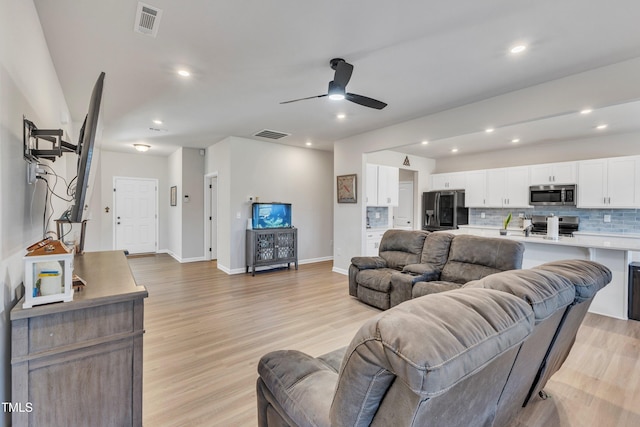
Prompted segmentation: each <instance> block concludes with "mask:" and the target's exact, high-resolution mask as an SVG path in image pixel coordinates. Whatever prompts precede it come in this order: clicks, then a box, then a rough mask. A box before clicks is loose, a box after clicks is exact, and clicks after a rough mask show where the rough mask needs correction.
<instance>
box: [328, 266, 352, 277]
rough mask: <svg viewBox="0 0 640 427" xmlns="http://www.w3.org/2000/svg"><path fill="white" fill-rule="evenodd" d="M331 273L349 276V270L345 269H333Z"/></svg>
mask: <svg viewBox="0 0 640 427" xmlns="http://www.w3.org/2000/svg"><path fill="white" fill-rule="evenodd" d="M331 271H333V272H334V273H338V274H344V275H345V276H348V275H349V270H345V269H344V268H338V267H333V268H332V269H331Z"/></svg>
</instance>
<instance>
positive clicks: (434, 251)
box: [420, 231, 454, 270]
mask: <svg viewBox="0 0 640 427" xmlns="http://www.w3.org/2000/svg"><path fill="white" fill-rule="evenodd" d="M453 237H454V234H452V233H447V232H445V231H437V232H435V233H431V234H429V235H428V236H427V238H426V239H425V241H424V247H423V248H422V254H421V256H420V263H421V264H429V265H432V266H433V267H434V268H435V269H437V270H442V267H444V264H445V263H446V262H447V258H448V257H449V249H450V248H451V241H452V240H453Z"/></svg>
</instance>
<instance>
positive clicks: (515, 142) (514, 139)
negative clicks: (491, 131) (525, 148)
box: [511, 138, 520, 144]
mask: <svg viewBox="0 0 640 427" xmlns="http://www.w3.org/2000/svg"><path fill="white" fill-rule="evenodd" d="M511 142H513V143H514V144H517V143H518V142H520V138H513V139H512V140H511Z"/></svg>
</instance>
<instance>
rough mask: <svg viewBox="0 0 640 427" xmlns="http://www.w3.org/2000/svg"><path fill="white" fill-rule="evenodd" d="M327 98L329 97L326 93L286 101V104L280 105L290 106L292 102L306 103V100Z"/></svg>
mask: <svg viewBox="0 0 640 427" xmlns="http://www.w3.org/2000/svg"><path fill="white" fill-rule="evenodd" d="M325 96H327V94H326V93H325V94H324V95H316V96H307V97H306V98H298V99H292V100H291V101H284V102H281V103H280V104H289V103H291V102H298V101H304V100H305V99H314V98H322V97H325Z"/></svg>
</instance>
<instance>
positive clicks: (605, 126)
mask: <svg viewBox="0 0 640 427" xmlns="http://www.w3.org/2000/svg"><path fill="white" fill-rule="evenodd" d="M608 127H609V125H606V124H602V125H598V126H596V129H598V130H602V129H606V128H608Z"/></svg>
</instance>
